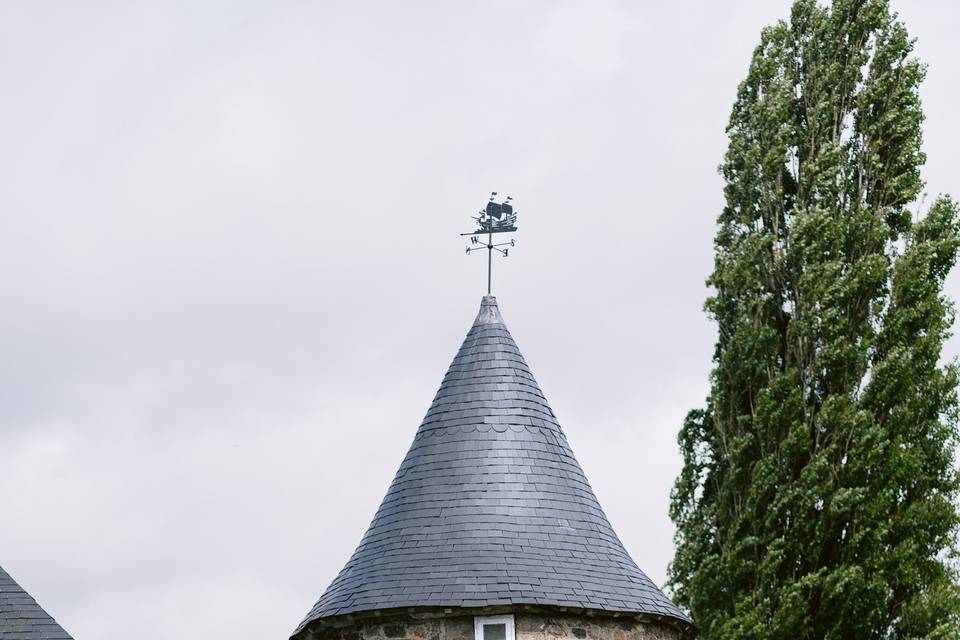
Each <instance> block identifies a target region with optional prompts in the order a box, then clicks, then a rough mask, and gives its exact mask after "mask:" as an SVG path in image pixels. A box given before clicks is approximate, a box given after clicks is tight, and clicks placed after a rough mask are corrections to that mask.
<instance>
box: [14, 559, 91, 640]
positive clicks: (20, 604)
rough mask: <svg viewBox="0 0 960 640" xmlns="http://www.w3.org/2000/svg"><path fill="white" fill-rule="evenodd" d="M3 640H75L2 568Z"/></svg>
mask: <svg viewBox="0 0 960 640" xmlns="http://www.w3.org/2000/svg"><path fill="white" fill-rule="evenodd" d="M0 640H73V638H71V637H70V634H69V633H67V632H66V631H64V630H63V627H61V626H60V625H59V624H57V622H56V621H55V620H54V619H53V618H52V617H50V615H49V614H48V613H47V612H46V611H44V610H43V609H42V608H41V607H40V605H39V604H37V601H36V600H34V599H33V597H32V596H31V595H30V594H29V593H27V592H26V591H25V590H24V589H23V587H21V586H20V585H19V584H17V583H16V581H15V580H14V579H13V578H12V577H10V574H9V573H7V572H6V571H4V569H3V567H0Z"/></svg>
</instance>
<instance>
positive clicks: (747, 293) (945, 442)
mask: <svg viewBox="0 0 960 640" xmlns="http://www.w3.org/2000/svg"><path fill="white" fill-rule="evenodd" d="M912 46H913V41H912V40H911V39H910V37H909V35H908V34H907V32H906V29H905V28H904V26H903V24H902V23H901V22H900V21H899V20H898V19H897V17H896V15H894V14H891V12H890V9H889V7H888V5H887V2H885V1H883V0H835V1H834V2H833V4H832V7H825V6H821V5H818V4H817V3H816V2H815V1H813V0H800V1H798V2H796V3H795V4H794V6H793V10H792V13H791V16H790V20H789V22H781V23H778V24H776V25H774V26H772V27H770V28H767V29H766V30H765V31H764V32H763V34H762V37H761V42H760V45H759V46H758V47H757V48H756V50H755V52H754V56H753V60H752V62H751V65H750V70H749V74H748V76H747V78H746V80H744V82H743V83H742V84H741V85H740V88H739V91H738V94H737V99H736V102H735V104H734V106H733V112H732V114H731V117H730V124H729V126H728V129H727V132H728V135H729V138H730V144H729V148H728V151H727V154H726V156H725V160H724V163H723V165H722V167H721V172H722V175H723V177H724V179H725V181H726V187H725V197H726V206H725V207H724V209H723V212H722V213H721V215H720V217H719V220H718V222H719V230H718V232H717V236H716V240H715V247H716V262H715V270H714V272H713V274H712V276H711V277H710V279H709V281H708V283H709V284H710V285H712V286H713V287H714V289H715V295H714V296H713V297H711V298H710V299H709V300H708V301H707V304H706V309H707V311H708V313H709V314H710V315H711V316H712V318H713V319H714V320H715V321H716V323H717V325H718V328H719V338H718V342H717V349H716V354H715V358H714V360H715V367H714V370H713V373H712V376H711V392H710V396H709V398H708V399H707V404H706V407H705V408H704V409H698V410H694V411H691V412H690V414H689V415H688V416H687V419H686V421H685V423H684V425H683V428H682V430H681V433H680V436H679V442H680V446H681V450H682V453H683V457H684V468H683V471H682V472H681V475H680V476H679V478H678V479H677V481H676V484H675V487H674V492H673V496H672V504H671V517H672V518H673V520H674V522H675V523H676V525H677V534H676V543H677V551H676V555H675V558H674V561H673V563H672V564H671V568H670V586H671V588H672V589H673V591H674V594H675V596H676V598H677V600H678V602H679V603H680V604H681V605H682V606H685V607H687V608H688V609H689V611H690V612H691V613H692V615H693V617H694V619H695V621H696V622H697V624H698V626H699V628H700V631H701V635H702V637H704V638H707V639H713V638H723V639H724V640H732V639H741V638H742V639H767V638H778V639H779V638H783V639H784V640H786V639H790V640H797V639H807V638H809V639H820V638H835V639H838V640H840V639H844V640H847V639H850V640H856V639H860V638H877V639H880V638H920V637H926V638H957V637H960V619H958V618H960V589H958V586H957V576H956V574H955V572H954V570H953V569H952V565H951V562H952V556H951V554H952V553H953V552H954V544H955V536H956V532H957V527H958V524H960V518H958V511H957V506H956V505H957V497H958V490H960V478H958V474H957V472H956V469H955V467H954V454H955V451H956V446H957V438H958V430H957V392H956V390H957V381H958V379H957V376H958V370H957V368H956V366H955V365H954V364H947V365H941V364H940V362H939V360H940V356H941V349H942V346H943V343H944V340H945V339H946V338H947V337H948V336H949V332H950V328H951V325H952V322H953V308H952V305H951V303H950V301H948V300H947V299H946V298H945V296H944V294H943V282H944V278H945V277H946V276H947V273H948V272H949V271H950V269H951V268H952V267H953V265H954V262H955V260H956V257H957V251H958V246H960V223H958V215H957V205H956V204H955V203H954V201H953V200H951V199H950V198H949V197H940V198H938V199H937V200H936V201H935V202H934V204H933V205H932V207H931V208H930V209H929V211H928V212H927V213H926V215H925V216H923V217H922V219H920V220H919V221H914V219H913V215H912V214H911V212H910V210H909V208H908V207H909V206H911V205H914V206H915V204H914V203H916V201H917V199H918V196H919V195H920V191H921V189H922V186H923V185H922V181H921V179H920V166H921V165H922V164H923V162H924V160H925V158H924V155H923V152H922V151H921V147H920V145H921V124H922V121H923V112H922V110H921V107H920V101H919V98H918V86H919V84H920V82H921V81H922V79H923V76H924V67H923V65H922V64H920V63H919V62H918V61H917V60H916V59H915V58H914V57H913V56H912Z"/></svg>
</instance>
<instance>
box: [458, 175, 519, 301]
mask: <svg viewBox="0 0 960 640" xmlns="http://www.w3.org/2000/svg"><path fill="white" fill-rule="evenodd" d="M496 197H497V192H496V191H494V192H493V193H491V194H490V201H489V202H487V206H486V208H485V209H481V210H480V211H479V212H478V214H477V215H476V216H473V219H474V220H476V221H477V227H479V228H478V229H477V230H476V231H472V232H470V233H461V234H460V235H461V236H471V238H470V244H469V245H467V255H470V254H471V253H473V252H475V251H478V250H480V249H486V250H487V295H490V280H491V276H492V271H493V252H494V251H498V252H499V253H500V255H502V256H503V257H504V258H506V257H507V256H508V255H510V249H509V247H513V246H515V243H514V240H513V239H512V238H511V240H510V242H500V243H497V244H494V242H493V234H495V233H513V232H514V231H516V230H517V213H516V212H515V211H514V210H513V204H511V202H512V201H513V198H511V197H510V196H507V199H506V200H504V201H503V202H494V198H496ZM483 234H486V235H487V242H486V244H484V243H483V242H482V241H481V240H480V236H482V235H483Z"/></svg>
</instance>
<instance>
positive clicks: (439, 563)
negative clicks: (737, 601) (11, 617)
mask: <svg viewBox="0 0 960 640" xmlns="http://www.w3.org/2000/svg"><path fill="white" fill-rule="evenodd" d="M519 604H537V605H553V606H568V607H569V606H574V607H582V608H586V609H597V610H603V611H610V612H629V613H649V614H657V615H662V616H667V617H670V618H675V619H677V620H681V621H683V622H686V623H689V622H690V619H689V618H688V617H687V616H686V614H684V613H683V612H682V611H681V610H680V609H678V608H677V607H676V606H674V604H673V603H672V602H670V600H669V599H668V598H667V597H666V596H665V595H664V594H663V593H662V592H661V591H660V590H659V589H658V588H657V587H656V585H654V584H653V582H652V581H651V580H650V579H649V578H648V577H647V576H646V575H645V574H644V573H643V572H642V571H641V570H640V569H639V568H638V567H637V565H636V564H635V563H634V562H633V560H632V559H631V558H630V556H629V554H627V552H626V550H625V549H624V548H623V545H622V544H621V543H620V540H619V538H617V535H616V533H615V532H614V531H613V528H612V527H611V526H610V523H609V521H608V520H607V518H606V515H604V513H603V509H602V508H601V507H600V504H599V503H598V502H597V499H596V496H595V495H594V493H593V490H592V489H591V488H590V484H589V482H587V479H586V477H585V476H584V473H583V470H582V469H581V468H580V465H579V463H578V462H577V460H576V458H575V457H574V455H573V452H572V451H571V450H570V446H569V444H568V443H567V439H566V437H565V436H564V434H563V431H562V430H561V428H560V424H559V423H558V422H557V419H556V417H555V416H554V413H553V410H552V409H551V408H550V406H549V405H548V404H547V401H546V399H545V398H544V396H543V393H542V392H541V391H540V388H539V386H538V385H537V383H536V381H535V380H534V378H533V374H531V373H530V369H529V367H528V366H527V363H526V362H525V361H524V359H523V356H522V355H521V354H520V350H519V349H518V348H517V346H516V344H515V343H514V341H513V338H512V337H511V336H510V332H509V331H507V327H506V325H505V324H504V323H503V320H502V318H501V316H500V312H499V309H498V307H497V303H496V299H495V298H493V297H492V296H485V297H484V299H483V302H482V303H481V306H480V313H479V314H478V316H477V319H476V321H475V322H474V324H473V326H472V327H471V329H470V331H469V333H468V334H467V337H466V338H465V339H464V341H463V344H462V345H461V347H460V349H459V351H458V352H457V354H456V356H455V357H454V359H453V362H452V363H451V365H450V368H449V369H448V371H447V374H446V376H444V379H443V382H442V383H441V385H440V389H439V391H438V392H437V394H436V396H435V398H434V400H433V402H432V403H431V404H430V407H429V409H428V410H427V413H426V416H425V417H424V419H423V422H422V423H421V425H420V428H419V430H418V431H417V434H416V436H415V438H414V441H413V444H412V445H411V446H410V450H409V451H408V452H407V455H406V457H405V458H404V460H403V462H402V463H401V465H400V469H399V470H398V471H397V474H396V477H395V478H394V480H393V483H392V484H391V486H390V488H389V489H388V491H387V495H386V497H385V498H384V500H383V502H382V504H381V505H380V509H379V510H378V512H377V514H376V515H375V516H374V518H373V522H372V523H371V524H370V527H369V529H368V530H367V533H366V534H365V535H364V537H363V539H362V540H361V541H360V544H359V546H358V547H357V550H356V551H355V552H354V554H353V556H352V557H351V558H350V560H349V561H348V562H347V565H346V566H345V567H344V568H343V570H342V571H341V572H340V574H339V575H338V576H337V577H336V578H335V579H334V581H333V582H332V583H331V584H330V586H329V587H328V588H327V590H326V591H325V592H324V594H323V595H322V596H321V597H320V600H319V601H318V602H317V603H316V605H314V607H313V609H311V611H310V612H309V613H308V614H307V616H306V618H305V619H304V620H303V622H302V623H301V624H300V626H299V627H298V628H297V630H296V631H295V632H294V635H296V634H298V633H299V632H300V631H301V630H303V629H304V628H305V627H306V626H307V625H308V624H310V623H311V622H313V621H314V620H318V619H321V618H328V617H332V616H337V615H344V614H348V613H357V612H362V611H373V610H377V609H389V608H396V607H408V606H450V607H453V606H456V607H459V606H467V607H482V606H493V605H519ZM0 640H2V639H0Z"/></svg>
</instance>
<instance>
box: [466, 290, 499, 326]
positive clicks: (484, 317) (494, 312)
mask: <svg viewBox="0 0 960 640" xmlns="http://www.w3.org/2000/svg"><path fill="white" fill-rule="evenodd" d="M480 324H503V316H501V315H500V308H499V307H498V306H497V298H496V296H491V295H485V296H483V299H482V300H480V311H479V312H477V319H476V320H474V321H473V326H477V325H480Z"/></svg>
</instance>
